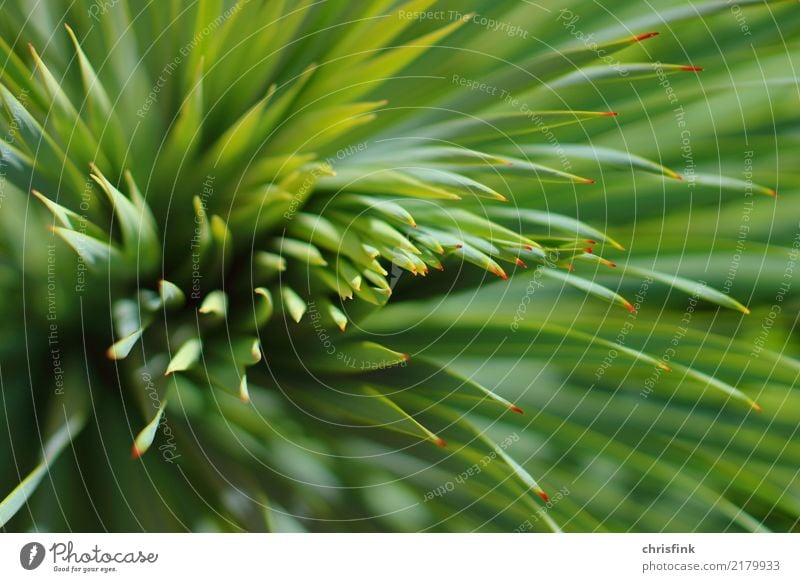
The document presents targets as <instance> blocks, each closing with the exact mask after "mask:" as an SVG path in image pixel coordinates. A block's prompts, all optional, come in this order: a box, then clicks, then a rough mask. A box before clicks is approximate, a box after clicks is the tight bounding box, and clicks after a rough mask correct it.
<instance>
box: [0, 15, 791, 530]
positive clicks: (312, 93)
mask: <svg viewBox="0 0 800 582" xmlns="http://www.w3.org/2000/svg"><path fill="white" fill-rule="evenodd" d="M471 4H472V5H473V6H472V8H471V10H473V11H472V12H468V13H464V12H466V11H464V10H463V8H460V7H459V5H458V4H457V3H455V2H448V1H441V2H435V1H434V0H408V1H402V2H392V1H384V0H370V1H368V2H345V1H344V0H342V1H340V0H327V1H324V2H312V1H311V0H299V1H297V2H284V1H282V0H268V1H267V0H237V1H233V0H197V1H192V2H177V1H162V0H152V1H148V2H129V1H127V0H119V1H117V0H115V1H114V2H99V1H98V0H95V1H94V2H66V1H62V0H58V1H54V2H47V3H44V2H40V3H36V4H35V6H33V7H31V6H30V3H28V2H24V1H9V2H6V3H5V4H4V5H3V9H2V10H3V12H2V15H0V33H2V34H1V37H0V58H2V62H3V67H2V74H1V76H0V97H2V104H3V108H4V111H3V115H2V127H3V133H4V140H3V141H2V142H0V146H1V147H2V150H1V152H0V153H1V154H2V176H0V180H2V181H1V182H0V188H2V194H1V196H0V202H2V207H0V224H1V225H2V231H1V232H0V256H2V262H0V286H1V287H0V288H1V289H2V292H3V301H2V303H0V310H1V311H0V314H2V317H3V321H4V325H3V331H2V334H3V335H2V337H0V366H1V367H0V379H1V380H2V396H3V414H4V421H5V424H6V425H7V427H8V430H7V431H6V430H3V431H2V433H3V436H2V437H0V438H2V439H3V440H2V441H1V442H2V443H3V446H2V447H0V448H2V452H0V464H1V466H2V468H3V472H2V474H3V481H2V485H3V486H4V487H7V489H8V490H10V491H11V493H10V494H9V495H8V497H6V498H5V500H4V501H3V502H2V504H1V505H0V523H2V524H6V523H8V525H7V526H6V527H8V528H11V529H25V528H41V529H56V530H59V529H70V530H81V529H99V528H104V529H109V530H116V531H130V530H140V529H144V530H148V531H152V530H168V531H172V530H192V531H199V530H225V531H227V530H253V531H257V530H272V531H286V530H311V531H331V530H332V531H341V530H345V531H359V530H366V531H374V530H403V531H416V530H434V531H435V530H456V531H465V530H489V531H512V530H516V531H537V530H559V529H564V530H573V531H595V530H617V531H627V530H688V529H691V530H718V531H721V530H729V529H735V530H747V531H752V530H761V529H778V530H790V529H794V528H796V527H797V523H798V516H800V496H798V492H797V473H796V467H797V466H800V445H798V444H797V443H796V442H792V438H793V435H794V432H795V431H796V426H797V422H796V420H797V419H796V412H795V413H793V412H792V410H795V411H796V410H797V406H798V397H797V394H796V391H795V390H794V384H795V382H796V377H797V373H798V370H800V365H799V364H798V362H797V361H796V360H794V359H792V358H791V357H790V356H789V355H787V354H784V353H783V352H784V347H785V342H786V339H787V337H788V335H787V332H786V329H785V328H784V329H781V328H782V326H791V325H793V321H792V319H791V316H790V314H791V313H792V312H793V310H792V308H791V306H794V308H795V309H794V310H795V311H796V307H797V301H796V299H795V297H796V294H794V289H792V288H791V279H792V277H793V271H792V269H793V268H794V267H792V266H791V265H794V264H795V263H794V262H793V261H794V259H793V258H792V257H794V258H795V259H796V258H797V250H798V248H800V246H799V245H798V243H797V239H796V238H792V236H793V233H794V232H796V229H797V216H796V214H797V213H796V212H795V213H794V215H793V214H792V212H791V208H792V206H791V205H792V204H794V208H795V210H796V196H794V194H795V191H796V187H797V186H798V182H800V180H798V177H797V174H796V173H795V174H793V175H792V174H791V173H789V174H788V175H787V174H786V173H784V172H783V165H784V164H785V163H786V159H787V158H788V157H791V155H795V156H796V155H797V153H798V151H800V147H798V145H799V144H798V142H797V136H796V134H797V131H796V127H794V129H791V128H790V129H789V130H788V131H784V128H785V124H787V123H789V121H788V120H789V119H790V116H791V115H792V112H793V111H794V110H795V109H796V104H797V80H796V77H794V76H793V75H794V68H791V67H794V65H795V64H796V57H797V55H798V51H797V41H796V40H795V39H794V38H792V37H791V34H792V33H794V34H795V36H796V33H797V29H798V25H800V18H798V14H797V7H796V5H795V4H796V3H793V2H763V1H747V0H745V1H741V2H739V3H738V4H737V8H738V9H739V13H738V14H739V15H741V18H743V19H745V20H742V19H739V18H738V17H737V15H735V14H733V13H732V11H731V7H730V4H729V3H728V2H726V1H723V0H708V1H706V2H704V3H702V4H699V5H695V4H692V3H689V4H685V5H684V4H681V3H678V4H677V5H676V6H673V7H670V8H665V7H661V8H659V9H658V11H657V12H654V13H652V14H645V15H643V16H642V15H641V14H638V12H641V10H642V9H643V6H642V5H637V4H633V5H630V6H627V7H626V8H625V9H620V12H619V14H618V16H619V17H620V19H619V20H617V15H616V14H611V13H610V12H609V11H608V9H607V8H603V7H602V6H600V4H598V3H590V2H578V1H575V2H571V3H567V4H566V5H565V6H564V7H560V6H559V7H556V8H547V7H542V6H538V5H534V4H532V3H523V4H520V3H517V2H492V1H488V0H486V1H478V2H473V3H471ZM620 22H622V23H625V24H620ZM742 22H744V23H745V24H742ZM742 26H747V30H746V31H745V30H744V29H743V28H741V27H742ZM656 30H658V31H659V32H661V33H662V34H661V35H660V36H658V33H656V32H651V31H656ZM709 31H711V32H709ZM781 32H784V34H785V36H786V38H785V40H786V42H787V43H788V44H783V43H782V41H781V38H782V37H781V35H780V33H781ZM709 35H710V36H709ZM653 37H657V38H653ZM709 39H713V40H715V41H718V42H719V46H714V45H713V44H712V43H711V42H710V40H709ZM29 43H30V44H29ZM754 51H755V52H754ZM676 55H677V56H676ZM673 59H674V60H673ZM689 59H691V62H687V61H688V60H689ZM793 59H794V60H793ZM662 61H663V62H662ZM667 61H669V63H670V64H667ZM700 65H702V67H703V68H707V69H709V70H706V71H704V72H702V73H701V72H700V71H701V67H700ZM726 65H727V66H726ZM778 142H780V143H778ZM776 144H777V145H776ZM759 183H764V184H768V186H760V185H759ZM773 188H775V189H780V190H781V192H782V196H781V197H778V198H775V197H774V195H775V190H773ZM780 204H784V205H785V207H784V210H785V211H784V212H779V211H777V210H776V208H778V206H777V205H780ZM607 233H608V234H607ZM612 236H613V238H612ZM626 249H630V250H626ZM440 271H441V272H440ZM784 288H785V290H784V291H781V289H784ZM776 297H777V298H776ZM737 298H739V299H737ZM745 305H747V306H748V307H745ZM770 306H775V307H770ZM781 309H783V313H782V314H781V313H780V311H781ZM750 311H753V312H754V313H753V314H750V315H749V318H748V317H745V314H748V313H750ZM756 402H758V404H756ZM762 407H763V409H764V410H763V412H762V410H761V408H762ZM793 407H794V408H793ZM523 409H525V414H524V415H523V414H522V411H523ZM759 412H761V414H758V413H759ZM131 456H132V457H133V459H131ZM37 463H38V464H37ZM12 477H13V478H12ZM12 481H13V482H12ZM17 482H19V483H20V484H19V485H18V486H16V483H17ZM15 487H16V488H15ZM793 488H794V489H793ZM12 518H13V519H12ZM9 520H11V521H9Z"/></svg>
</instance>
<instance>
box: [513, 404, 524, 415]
mask: <svg viewBox="0 0 800 582" xmlns="http://www.w3.org/2000/svg"><path fill="white" fill-rule="evenodd" d="M511 410H513V411H514V412H516V413H517V414H525V411H524V410H522V409H521V408H520V407H519V406H515V405H514V404H512V405H511Z"/></svg>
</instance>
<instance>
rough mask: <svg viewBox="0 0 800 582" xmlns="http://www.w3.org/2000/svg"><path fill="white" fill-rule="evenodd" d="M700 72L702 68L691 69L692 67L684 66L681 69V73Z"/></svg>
mask: <svg viewBox="0 0 800 582" xmlns="http://www.w3.org/2000/svg"><path fill="white" fill-rule="evenodd" d="M702 70H703V69H702V67H693V66H692V65H685V66H683V67H681V71H696V72H700V71H702Z"/></svg>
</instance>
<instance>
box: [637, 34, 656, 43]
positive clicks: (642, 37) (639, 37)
mask: <svg viewBox="0 0 800 582" xmlns="http://www.w3.org/2000/svg"><path fill="white" fill-rule="evenodd" d="M659 34H661V33H660V32H646V33H644V34H639V35H637V36H634V37H633V42H641V41H643V40H647V39H648V38H653V37H654V36H658V35H659Z"/></svg>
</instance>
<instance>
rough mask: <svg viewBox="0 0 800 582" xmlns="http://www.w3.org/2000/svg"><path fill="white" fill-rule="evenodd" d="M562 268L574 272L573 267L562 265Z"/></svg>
mask: <svg viewBox="0 0 800 582" xmlns="http://www.w3.org/2000/svg"><path fill="white" fill-rule="evenodd" d="M564 268H565V269H566V270H567V271H574V270H575V267H573V266H572V265H564Z"/></svg>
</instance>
